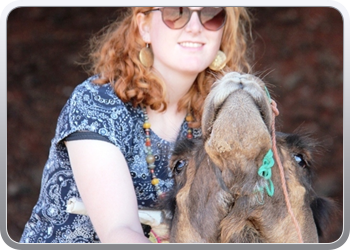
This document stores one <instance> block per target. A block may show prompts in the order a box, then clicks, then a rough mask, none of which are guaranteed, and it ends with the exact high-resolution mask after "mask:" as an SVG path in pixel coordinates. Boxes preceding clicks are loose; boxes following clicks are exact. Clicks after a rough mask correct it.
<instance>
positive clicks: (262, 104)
mask: <svg viewBox="0 0 350 250" xmlns="http://www.w3.org/2000/svg"><path fill="white" fill-rule="evenodd" d="M277 115H278V110H277V107H276V103H275V102H274V101H273V100H272V99H271V97H270V95H269V93H268V91H267V88H266V86H265V84H264V82H263V81H262V80H261V79H260V78H258V77H256V76H254V75H250V74H240V73H238V72H229V73H227V74H225V75H224V76H223V77H222V78H221V79H218V80H217V81H216V82H215V83H214V85H213V87H212V90H211V91H210V93H209V95H208V97H207V98H206V101H205V104H204V111H203V117H202V138H201V139H192V140H188V139H184V140H181V141H178V142H177V143H176V145H175V149H174V152H173V156H172V158H171V161H170V167H171V169H172V171H173V175H174V188H173V190H172V192H170V193H169V194H168V195H167V197H166V199H165V200H164V201H163V203H164V204H165V206H164V207H163V208H164V209H166V210H168V211H170V212H169V213H170V218H171V219H170V220H169V230H170V231H169V241H170V242H177V243H260V242H262V243H297V242H299V243H301V242H304V243H316V242H318V241H319V236H320V235H322V233H324V229H325V227H326V225H327V224H326V223H327V220H328V219H329V216H330V213H331V209H332V206H333V205H332V202H331V200H329V199H327V198H325V197H319V196H318V195H317V194H316V193H315V191H314V190H313V188H312V173H313V169H312V164H313V160H312V152H313V150H314V149H315V141H314V140H313V139H311V137H310V136H307V135H303V134H298V133H295V134H286V133H281V132H275V131H274V118H275V116H277Z"/></svg>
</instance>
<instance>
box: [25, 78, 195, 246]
mask: <svg viewBox="0 0 350 250" xmlns="http://www.w3.org/2000/svg"><path fill="white" fill-rule="evenodd" d="M94 78H96V76H94V77H91V78H89V79H87V80H86V81H85V82H83V83H82V84H80V85H78V86H77V87H76V88H75V90H74V91H73V93H72V95H71V96H70V98H69V99H68V101H67V103H66V105H65V106H64V107H63V109H62V111H61V113H60V115H59V118H58V122H57V128H56V133H55V136H54V138H53V139H52V141H51V147H50V152H49V157H48V160H47V162H46V165H45V167H44V170H43V175H42V182H41V190H40V195H39V199H38V201H37V203H36V205H35V206H34V208H33V211H32V214H31V217H30V219H29V221H28V222H27V223H26V225H25V228H24V232H23V235H22V238H21V240H20V242H21V243H37V242H50V243H75V242H77V243H82V242H86V243H98V242H100V240H99V238H98V236H97V234H96V232H95V231H94V228H93V226H92V224H91V221H90V219H89V217H88V216H86V215H76V214H69V213H67V212H66V204H67V201H68V200H69V199H70V198H72V197H80V195H79V191H78V188H77V186H76V183H75V180H74V176H73V172H72V169H71V165H70V161H69V157H68V152H67V149H66V147H65V144H64V140H65V138H66V137H67V136H69V135H71V134H72V133H74V132H77V131H90V132H95V133H98V134H99V135H102V136H104V137H106V138H107V139H108V140H109V141H110V142H111V143H113V144H114V145H116V146H117V147H118V148H119V149H120V150H121V152H122V153H123V155H124V157H125V159H126V161H127V164H128V166H129V169H130V174H131V177H132V180H133V183H134V188H135V192H136V197H137V201H138V206H139V209H143V208H152V207H154V206H155V205H156V202H157V196H156V193H155V191H154V187H153V186H152V184H151V175H150V173H149V171H148V168H147V163H146V160H145V158H146V152H145V146H144V145H145V134H144V130H143V127H142V126H143V122H144V114H143V111H142V109H141V108H140V107H135V108H134V107H133V106H132V105H131V103H124V102H122V101H121V100H120V99H119V98H118V97H117V96H116V95H115V92H114V90H113V88H112V86H111V84H104V85H95V84H94V83H93V82H92V81H93V79H94ZM186 134H187V123H186V122H183V124H182V126H181V131H180V134H179V137H185V136H186ZM200 135H201V132H200V130H199V129H198V130H197V129H196V130H194V131H193V136H194V137H199V136H200ZM150 137H151V141H152V150H153V154H154V155H155V158H156V162H155V164H156V168H155V173H156V175H157V177H158V178H159V179H160V182H159V186H160V188H161V190H162V191H164V192H166V191H168V190H169V189H170V188H171V187H172V185H173V179H172V175H171V172H170V171H169V168H168V160H169V158H170V156H171V151H172V149H173V146H174V142H168V141H166V140H163V139H161V138H159V137H158V136H157V135H156V134H155V133H153V131H152V130H151V133H150Z"/></svg>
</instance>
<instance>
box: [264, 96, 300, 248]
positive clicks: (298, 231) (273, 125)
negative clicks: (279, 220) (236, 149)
mask: <svg viewBox="0 0 350 250" xmlns="http://www.w3.org/2000/svg"><path fill="white" fill-rule="evenodd" d="M271 107H272V111H273V117H272V144H273V145H272V149H273V152H274V155H275V158H276V161H277V165H278V168H279V170H280V176H281V181H282V189H283V194H284V198H285V200H286V205H287V209H288V212H289V214H290V216H291V217H292V220H293V223H294V225H295V228H296V230H297V233H298V237H299V241H300V243H303V237H302V235H301V230H300V227H299V224H298V221H297V219H296V218H295V216H294V213H293V210H292V206H291V204H290V201H289V196H288V192H287V185H286V179H285V176H284V170H283V166H282V163H281V160H280V158H279V156H278V152H277V147H276V131H275V118H276V116H278V115H279V111H278V109H277V104H276V102H275V101H273V100H271Z"/></svg>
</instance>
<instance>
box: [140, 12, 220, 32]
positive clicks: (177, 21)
mask: <svg viewBox="0 0 350 250" xmlns="http://www.w3.org/2000/svg"><path fill="white" fill-rule="evenodd" d="M152 11H160V12H162V19H163V22H164V23H165V25H166V26H168V27H169V28H170V29H173V30H177V29H181V28H183V27H185V25H186V24H187V23H188V22H189V21H190V19H191V16H192V13H193V12H197V14H198V17H199V20H200V22H201V24H202V25H203V27H204V28H206V29H207V30H211V31H216V30H219V29H221V27H222V26H224V24H225V22H226V10H225V8H224V7H204V8H202V9H200V10H192V9H190V8H188V7H164V8H159V9H152V10H149V11H146V12H143V13H144V14H148V13H150V12H152Z"/></svg>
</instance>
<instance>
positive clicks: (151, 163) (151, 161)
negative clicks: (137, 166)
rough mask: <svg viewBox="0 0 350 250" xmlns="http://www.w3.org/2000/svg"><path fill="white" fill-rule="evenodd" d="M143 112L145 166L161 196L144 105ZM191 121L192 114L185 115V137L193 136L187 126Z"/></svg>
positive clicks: (149, 127)
mask: <svg viewBox="0 0 350 250" xmlns="http://www.w3.org/2000/svg"><path fill="white" fill-rule="evenodd" d="M143 113H144V117H145V121H144V123H143V129H144V131H145V136H146V140H145V147H146V154H147V155H146V162H147V167H148V170H149V172H150V174H151V178H152V180H151V183H152V185H153V186H154V189H155V191H156V194H157V196H158V197H162V196H163V195H164V194H163V192H162V190H161V189H160V187H159V179H158V178H157V176H156V174H155V171H154V169H155V167H156V165H155V164H154V162H155V157H154V155H153V152H152V143H151V138H150V129H151V123H150V122H149V120H148V115H147V111H146V108H145V107H144V108H143ZM192 121H193V117H192V115H190V114H188V115H186V122H187V127H188V129H187V135H186V137H187V138H188V139H192V138H193V134H192V128H190V126H189V123H190V122H192Z"/></svg>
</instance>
